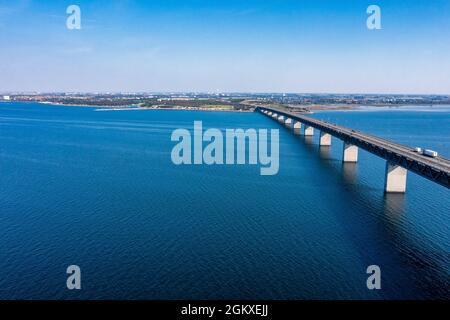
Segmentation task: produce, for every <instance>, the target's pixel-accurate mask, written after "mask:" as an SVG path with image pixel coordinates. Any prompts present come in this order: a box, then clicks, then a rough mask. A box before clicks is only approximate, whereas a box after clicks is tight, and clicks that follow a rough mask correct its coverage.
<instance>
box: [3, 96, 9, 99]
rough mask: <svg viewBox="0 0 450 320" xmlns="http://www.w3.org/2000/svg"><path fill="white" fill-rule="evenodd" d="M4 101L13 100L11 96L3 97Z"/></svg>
mask: <svg viewBox="0 0 450 320" xmlns="http://www.w3.org/2000/svg"><path fill="white" fill-rule="evenodd" d="M3 100H11V97H10V96H3Z"/></svg>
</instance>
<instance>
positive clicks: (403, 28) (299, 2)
mask: <svg viewBox="0 0 450 320" xmlns="http://www.w3.org/2000/svg"><path fill="white" fill-rule="evenodd" d="M373 4H375V5H378V6H379V7H380V9H381V29H380V30H369V29H368V28H367V26H366V20H367V18H368V17H369V14H367V12H366V10H367V7H368V6H369V5H373ZM70 5H78V6H79V7H80V10H81V29H80V30H70V29H68V28H67V27H66V20H67V18H68V17H69V15H68V14H67V13H66V9H67V7H68V6H70ZM9 91H37V92H61V91H65V92H290V93H393V94H396V93H405V94H450V1H449V0H433V1H429V0H408V1H402V0H373V1H372V0H369V1H365V0H340V1H338V0H259V1H256V0H240V1H237V0H226V1H225V0H223V1H218V0H147V1H143V0H142V1H138V0H134V1H133V0H89V1H87V0H86V1H85V0H81V1H78V0H70V1H65V0H55V1H45V0H0V92H9Z"/></svg>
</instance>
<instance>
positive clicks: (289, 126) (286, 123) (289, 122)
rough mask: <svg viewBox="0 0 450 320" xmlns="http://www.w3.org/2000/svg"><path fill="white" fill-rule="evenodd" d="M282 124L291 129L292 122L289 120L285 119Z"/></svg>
mask: <svg viewBox="0 0 450 320" xmlns="http://www.w3.org/2000/svg"><path fill="white" fill-rule="evenodd" d="M284 124H285V125H286V127H288V128H292V124H293V121H292V119H291V118H286V121H285V122H284Z"/></svg>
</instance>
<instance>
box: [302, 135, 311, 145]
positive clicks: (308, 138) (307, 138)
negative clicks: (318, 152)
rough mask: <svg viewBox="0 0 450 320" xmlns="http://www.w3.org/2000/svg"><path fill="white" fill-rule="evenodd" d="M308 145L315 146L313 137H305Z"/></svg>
mask: <svg viewBox="0 0 450 320" xmlns="http://www.w3.org/2000/svg"><path fill="white" fill-rule="evenodd" d="M303 137H304V141H305V143H306V144H313V136H303Z"/></svg>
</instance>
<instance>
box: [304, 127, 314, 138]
mask: <svg viewBox="0 0 450 320" xmlns="http://www.w3.org/2000/svg"><path fill="white" fill-rule="evenodd" d="M313 135H314V128H313V127H311V126H307V125H305V136H313Z"/></svg>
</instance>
